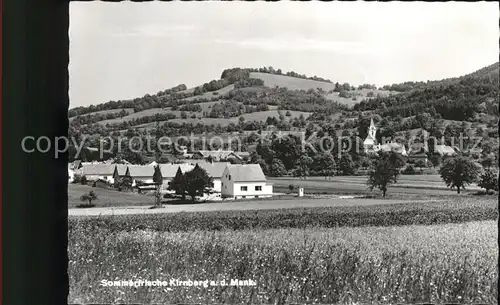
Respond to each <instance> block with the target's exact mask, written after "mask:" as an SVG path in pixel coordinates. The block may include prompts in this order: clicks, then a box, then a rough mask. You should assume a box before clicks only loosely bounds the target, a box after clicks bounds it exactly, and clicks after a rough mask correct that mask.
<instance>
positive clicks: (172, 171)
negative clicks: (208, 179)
mask: <svg viewBox="0 0 500 305" xmlns="http://www.w3.org/2000/svg"><path fill="white" fill-rule="evenodd" d="M179 168H180V169H181V172H182V173H183V174H185V173H186V172H189V171H190V170H192V169H193V168H194V165H192V164H188V163H182V164H160V172H161V176H162V179H163V183H162V191H167V190H168V186H169V185H170V181H172V179H174V177H175V175H176V174H177V170H178V169H179Z"/></svg>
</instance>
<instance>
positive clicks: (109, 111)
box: [69, 108, 134, 122]
mask: <svg viewBox="0 0 500 305" xmlns="http://www.w3.org/2000/svg"><path fill="white" fill-rule="evenodd" d="M122 110H125V111H126V112H128V113H133V112H134V109H133V108H120V109H109V110H100V111H95V112H91V113H87V114H84V115H83V116H86V115H96V114H108V113H117V112H121V111H122ZM74 118H75V117H71V118H69V121H70V122H71V121H72V120H73V119H74Z"/></svg>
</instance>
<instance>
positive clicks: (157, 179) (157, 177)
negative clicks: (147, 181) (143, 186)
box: [153, 165, 163, 207]
mask: <svg viewBox="0 0 500 305" xmlns="http://www.w3.org/2000/svg"><path fill="white" fill-rule="evenodd" d="M153 182H154V184H155V205H156V206H157V207H161V186H162V184H163V176H162V175H161V169H160V165H156V166H155V171H154V173H153Z"/></svg>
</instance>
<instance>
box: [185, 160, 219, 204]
mask: <svg viewBox="0 0 500 305" xmlns="http://www.w3.org/2000/svg"><path fill="white" fill-rule="evenodd" d="M185 181H186V193H187V194H188V195H189V196H190V197H191V199H192V200H193V202H194V201H195V200H196V196H203V194H205V193H209V192H210V188H211V187H212V185H213V180H212V178H211V177H210V176H209V175H208V174H207V172H206V171H205V170H204V169H203V168H201V167H200V166H199V165H198V164H196V166H195V167H194V169H193V170H191V171H189V172H187V173H186V174H185Z"/></svg>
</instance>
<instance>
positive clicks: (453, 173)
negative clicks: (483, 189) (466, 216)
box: [439, 156, 479, 194]
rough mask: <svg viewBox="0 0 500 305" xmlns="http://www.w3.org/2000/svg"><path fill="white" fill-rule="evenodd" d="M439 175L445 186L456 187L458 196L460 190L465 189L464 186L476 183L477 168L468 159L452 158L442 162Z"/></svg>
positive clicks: (461, 157)
mask: <svg viewBox="0 0 500 305" xmlns="http://www.w3.org/2000/svg"><path fill="white" fill-rule="evenodd" d="M439 174H440V175H441V178H442V179H443V181H444V182H445V183H446V186H448V187H451V188H455V187H456V188H457V193H458V194H460V189H465V186H467V185H469V184H471V183H473V182H474V181H476V179H477V177H478V174H479V168H478V166H477V165H476V164H475V163H474V162H473V161H472V160H470V159H469V158H466V157H463V156H454V157H451V158H448V159H447V160H446V161H444V163H443V165H442V166H441V168H440V169H439Z"/></svg>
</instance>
